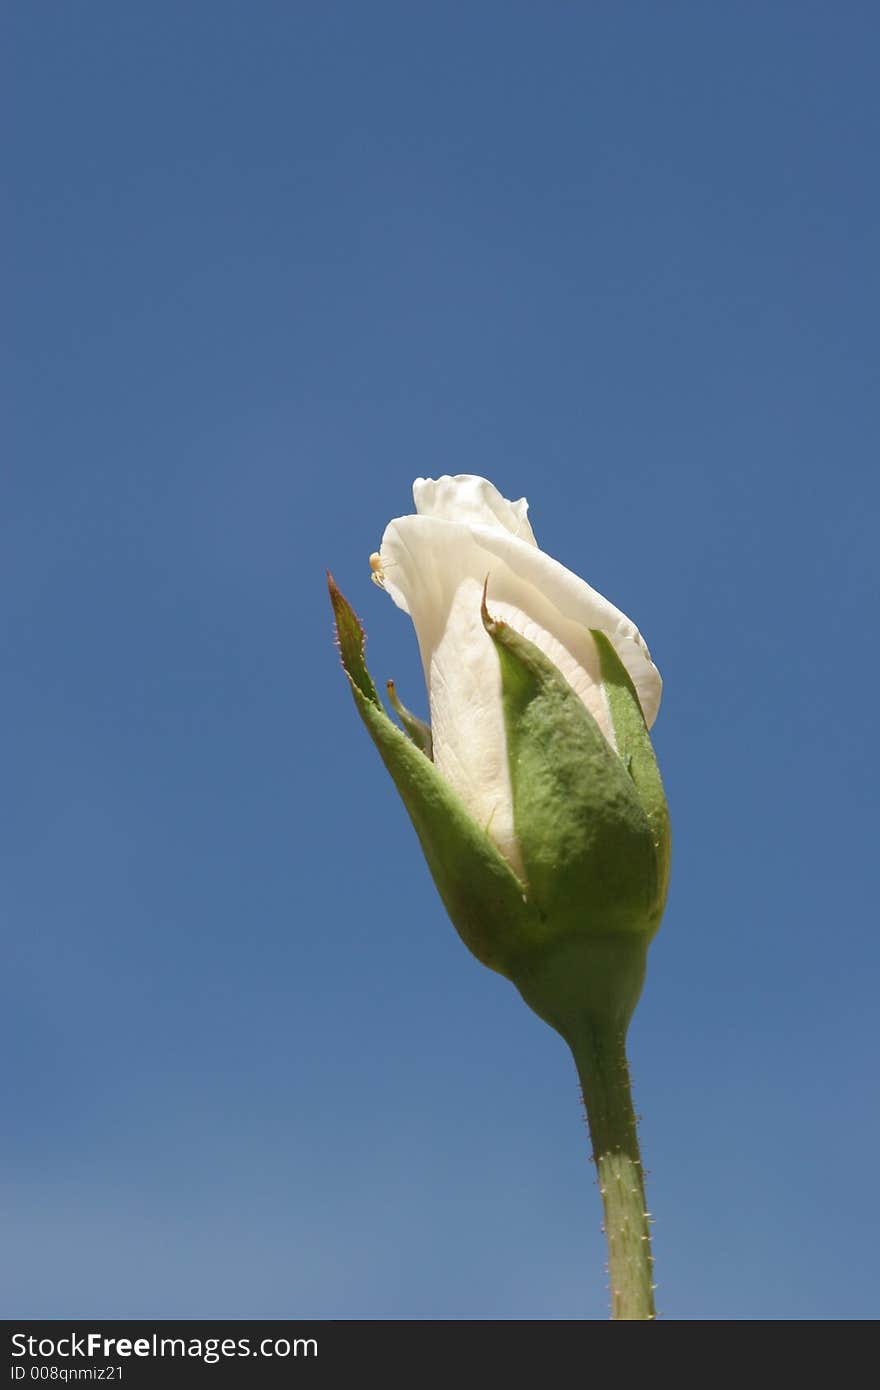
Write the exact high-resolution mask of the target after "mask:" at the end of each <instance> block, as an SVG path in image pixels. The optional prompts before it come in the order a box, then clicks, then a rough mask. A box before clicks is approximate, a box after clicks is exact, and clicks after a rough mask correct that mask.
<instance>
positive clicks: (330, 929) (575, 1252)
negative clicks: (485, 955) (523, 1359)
mask: <svg viewBox="0 0 880 1390" xmlns="http://www.w3.org/2000/svg"><path fill="white" fill-rule="evenodd" d="M4 29H5V34H4V38H3V44H2V47H3V52H4V57H3V66H4V69H5V71H4V73H3V79H2V88H3V97H2V101H3V106H4V125H5V127H6V129H7V130H9V129H10V128H11V129H12V131H13V134H14V142H13V146H12V149H11V152H10V155H9V157H8V160H7V177H6V181H5V194H4V200H5V204H6V206H5V211H4V214H3V226H4V231H3V239H4V241H5V251H4V254H3V260H4V264H5V266H6V268H7V270H8V271H9V272H10V275H9V276H8V277H7V278H8V280H9V283H8V286H7V293H6V300H7V324H8V326H9V325H10V322H11V331H10V332H9V333H8V335H7V343H8V349H7V365H6V368H5V371H4V375H5V378H6V381H7V384H8V409H7V410H6V412H5V414H6V418H7V444H6V447H5V449H4V454H5V462H4V463H3V465H2V469H3V480H2V493H3V498H2V521H0V525H2V537H0V571H2V573H0V604H2V611H3V612H2V624H3V632H4V634H5V635H4V642H3V656H2V662H3V671H2V697H0V698H2V706H3V712H2V737H3V744H4V749H3V755H2V764H3V768H4V797H3V801H4V828H3V832H2V859H3V863H2V866H0V869H2V912H3V917H4V918H5V933H6V946H5V952H4V956H5V967H4V971H3V977H4V979H3V987H2V988H3V996H2V1000H3V1002H2V1046H3V1055H4V1058H5V1062H6V1065H5V1068H4V1073H5V1082H4V1084H5V1087H6V1091H7V1094H6V1097H5V1100H4V1106H3V1114H4V1117H5V1118H4V1124H3V1140H2V1160H0V1171H2V1187H3V1211H2V1227H3V1231H4V1247H5V1254H4V1257H3V1274H2V1286H0V1306H2V1309H3V1311H4V1315H5V1316H7V1317H19V1316H27V1315H32V1316H37V1315H40V1316H44V1317H68V1316H89V1317H94V1316H104V1317H123V1316H139V1317H150V1318H152V1317H161V1316H165V1317H183V1316H208V1317H217V1318H236V1317H254V1316H268V1317H284V1316H288V1315H290V1316H311V1317H354V1318H367V1319H385V1318H420V1317H427V1318H582V1317H587V1318H596V1319H601V1318H604V1317H605V1316H607V1306H608V1305H607V1294H606V1290H605V1285H604V1276H603V1266H604V1260H605V1256H604V1250H603V1243H602V1237H601V1233H600V1229H599V1226H600V1211H599V1196H598V1192H597V1190H596V1187H595V1184H594V1183H593V1179H592V1172H591V1169H590V1167H589V1164H588V1158H587V1155H588V1145H587V1137H586V1133H585V1128H584V1123H583V1120H582V1117H581V1114H580V1111H579V1102H578V1091H577V1085H576V1080H575V1076H574V1072H573V1068H572V1065H571V1063H570V1060H569V1058H568V1056H567V1054H566V1052H565V1050H564V1048H563V1045H562V1044H561V1042H560V1041H559V1040H558V1039H557V1038H556V1037H555V1035H554V1034H552V1033H551V1032H550V1031H549V1030H548V1029H547V1028H546V1027H545V1026H544V1025H543V1024H542V1023H540V1022H539V1020H538V1019H537V1018H535V1017H534V1016H533V1015H531V1014H530V1013H529V1012H528V1010H527V1009H526V1008H525V1006H524V1005H523V1004H522V1002H521V1001H520V999H519V998H518V996H517V995H516V993H515V992H514V990H513V989H512V987H511V986H510V985H509V984H507V983H506V982H505V981H504V980H503V979H501V978H500V977H496V976H493V975H492V974H490V973H489V972H487V971H485V970H483V969H482V968H481V967H479V966H478V965H477V964H476V963H475V962H474V961H473V960H472V959H471V958H470V957H469V955H468V954H467V952H466V951H465V949H464V948H463V947H462V946H461V944H460V943H459V941H458V939H457V938H456V936H455V934H454V932H453V930H452V928H451V926H450V925H449V923H448V921H447V919H446V918H445V916H444V913H443V911H442V909H441V906H440V904H439V901H438V899H437V896H436V894H435V891H434V889H433V886H432V884H431V882H430V880H429V877H428V873H427V870H426V869H425V867H424V864H423V862H422V860H421V857H420V854H419V851H418V847H417V844H416V841H415V837H414V835H413V832H412V830H411V828H410V826H409V823H408V821H407V820H406V817H405V814H404V812H403V810H402V808H401V806H400V805H399V803H398V801H397V800H396V797H395V793H394V791H393V788H392V786H391V784H390V782H389V780H388V779H387V777H386V775H385V773H384V772H383V770H382V768H381V765H380V763H379V760H378V757H377V755H376V753H375V751H374V749H373V747H372V745H371V744H370V743H369V741H368V739H367V737H366V734H365V732H364V730H363V729H362V728H361V726H360V724H359V721H358V719H357V717H356V714H355V710H354V707H353V705H352V703H351V699H350V696H349V694H348V691H347V688H346V683H345V681H344V679H343V676H342V674H341V671H340V670H339V667H338V663H337V656H336V652H335V650H334V648H333V645H332V641H331V628H330V616H329V608H328V605H327V600H326V594H325V591H324V587H323V585H324V578H323V570H324V567H325V566H328V565H329V566H330V567H331V568H332V569H333V570H334V572H335V574H336V576H337V579H338V581H339V583H340V585H341V586H342V587H343V589H344V590H345V591H346V592H347V593H348V595H349V597H350V598H351V600H352V602H353V603H354V604H355V606H356V608H358V610H359V611H360V612H361V614H362V616H363V617H364V619H365V622H366V625H367V628H368V633H369V639H370V640H369V648H368V655H369V657H370V659H371V664H372V667H373V671H374V674H375V675H376V677H377V679H384V678H385V676H387V675H394V676H395V677H396V678H397V680H398V682H399V685H400V688H401V692H402V694H403V696H404V698H406V699H408V700H409V702H410V703H411V704H413V705H415V706H416V707H417V708H419V709H424V705H425V702H424V695H423V685H422V676H421V670H420V666H419V662H418V654H417V649H416V644H415V640H414V637H413V634H412V631H411V628H410V624H409V622H408V620H407V619H406V618H405V617H404V616H403V615H402V614H400V613H399V612H398V611H397V610H396V609H395V608H394V607H393V605H392V604H391V602H390V601H389V600H388V599H387V598H385V597H383V595H382V594H381V593H380V592H379V590H377V589H375V588H374V587H373V586H371V585H370V583H369V572H368V569H367V556H368V554H369V552H370V551H371V550H372V549H374V548H375V546H376V544H377V543H378V540H379V538H380V536H381V532H382V529H383V527H384V525H385V523H386V522H387V521H388V520H389V519H390V518H391V517H392V516H395V515H399V514H401V513H403V512H407V511H409V510H411V498H410V485H411V482H412V479H413V478H414V477H416V476H417V475H428V476H437V475H439V474H441V473H444V472H453V473H454V472H475V473H481V474H484V475H486V476H487V477H489V478H491V479H492V480H493V481H494V482H495V483H496V484H497V485H498V486H499V487H500V488H501V490H502V491H503V492H504V493H505V494H506V495H507V496H509V497H512V498H515V497H519V496H520V495H522V494H526V495H527V496H528V497H529V499H530V502H531V507H532V510H531V516H532V520H533V523H534V526H535V530H536V532H537V535H538V538H539V540H540V542H541V544H542V546H543V547H544V548H545V549H546V550H548V551H549V552H550V553H551V554H554V555H555V556H557V557H558V558H559V559H561V560H562V561H563V562H564V563H566V564H567V565H568V566H569V567H570V568H572V569H574V570H576V571H577V572H579V573H580V574H582V575H583V576H584V577H585V578H587V579H588V580H589V581H590V582H591V583H592V584H593V585H594V586H595V587H597V588H598V589H600V591H602V592H604V593H605V594H606V595H607V596H608V597H609V598H611V599H612V601H613V602H615V603H616V604H618V606H620V607H622V608H623V609H624V611H625V612H627V613H629V614H630V615H631V616H632V617H633V618H634V619H635V621H636V622H637V623H638V624H639V626H640V627H641V629H642V631H643V633H644V634H645V636H646V637H647V640H648V641H649V643H650V645H651V648H652V651H653V653H654V655H655V657H656V659H657V662H658V664H659V666H660V668H661V670H662V672H663V674H664V677H665V682H666V687H665V696H664V703H663V707H662V709H661V713H660V718H659V722H658V724H657V725H656V746H657V749H658V754H659V757H660V759H661V764H662V767H663V770H664V773H665V778H666V782H667V787H668V792H669V799H670V803H671V808H672V816H673V827H674V835H675V860H674V873H673V886H672V892H671V896H670V901H669V907H668V911H667V916H666V920H665V923H664V927H663V930H662V933H661V935H660V936H659V938H658V940H657V942H656V945H655V946H654V948H653V950H652V957H651V969H650V975H649V981H648V987H647V989H646V992H645V995H644V998H643V1001H642V1003H641V1006H640V1008H639V1011H638V1013H637V1016H636V1019H635V1023H634V1026H633V1030H632V1034H631V1051H632V1058H633V1071H634V1076H635V1082H636V1090H637V1103H638V1108H639V1109H640V1111H641V1113H642V1116H643V1127H642V1133H643V1141H644V1146H645V1151H646V1157H647V1164H648V1167H649V1169H650V1189H649V1202H650V1206H651V1208H652V1211H653V1212H654V1214H655V1216H656V1227H655V1237H656V1255H657V1276H658V1280H659V1285H660V1287H659V1292H658V1299H659V1306H660V1309H661V1312H662V1314H663V1315H664V1316H665V1317H666V1318H674V1319H843V1318H868V1317H872V1316H874V1315H875V1314H876V1311H877V1301H876V1286H875V1256H874V1249H875V1243H876V1234H877V1233H876V1201H875V1199H874V1195H873V1182H874V1168H875V1162H874V1157H875V1155H876V1152H877V1146H878V1140H880V1133H878V1122H877V1118H876V1105H875V1102H876V1092H875V1087H874V1078H875V1075H876V1066H877V1049H876V1042H875V1037H876V1002H875V1001H876V993H877V985H876V967H877V964H878V944H877V931H876V915H877V868H876V865H877V843H876V840H877V831H876V815H875V811H876V787H877V769H876V761H875V747H876V731H875V717H874V707H875V699H876V692H877V685H878V679H880V663H878V655H877V589H876V566H875V554H874V545H875V534H876V530H877V510H876V509H877V502H878V497H877V491H878V489H877V425H878V405H877V378H878V321H880V302H878V301H880V296H878V282H877V264H878V245H880V227H878V223H880V193H878V186H877V180H876V151H877V147H878V135H880V131H878V124H880V123H878V114H880V98H878V86H877V71H876V54H877V49H878V43H880V16H878V11H877V8H876V6H874V5H871V4H867V3H866V4H859V3H845V4H843V5H840V6H831V5H827V4H813V3H804V2H803V0H797V3H776V4H773V5H767V4H765V3H739V4H737V5H721V4H711V5H706V4H703V3H696V2H695V3H669V4H664V5H656V4H653V3H629V4H627V5H620V4H616V3H611V0H608V3H582V4H574V3H542V4H531V3H530V4H522V3H506V2H505V3H497V2H492V3H486V2H485V0H480V3H476V4H457V3H452V4H446V3H443V4H440V3H414V4H413V3H397V4H395V3H386V2H385V0H382V2H381V3H371V4H369V5H361V4H355V3H330V4H327V3H317V0H316V2H315V3H259V4H256V5H245V4H229V3H217V2H216V0H212V3H211V4H206V3H201V4H198V3H194V4H187V5H179V4H176V3H156V0H153V2H152V3H150V4H149V5H147V4H140V5H121V6H120V5H118V4H115V3H94V0H93V2H92V3H89V4H88V5H70V4H64V3H41V4H39V5H34V4H30V3H25V2H24V0H17V3H12V4H10V5H7V6H6V7H5V12H4ZM9 311H11V313H10V312H9ZM863 1184H867V1185H868V1186H867V1192H868V1196H867V1198H865V1197H864V1196H863V1195H862V1193H863V1192H864V1187H863Z"/></svg>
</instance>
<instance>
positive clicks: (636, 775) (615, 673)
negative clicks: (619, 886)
mask: <svg viewBox="0 0 880 1390" xmlns="http://www.w3.org/2000/svg"><path fill="white" fill-rule="evenodd" d="M593 638H594V640H595V643H596V647H597V649H598V652H599V662H600V669H601V672H602V681H603V683H604V686H605V693H606V694H607V696H608V706H609V709H610V711H611V723H612V725H613V728H614V736H615V738H616V739H617V751H618V753H619V754H620V757H621V759H622V760H623V764H624V766H625V768H626V769H627V771H628V772H629V775H630V777H631V778H632V780H633V785H634V786H635V789H636V793H637V795H638V798H639V800H640V802H641V803H642V806H643V808H644V811H645V815H646V816H647V817H648V824H649V825H650V827H651V836H652V839H653V841H654V852H655V854H656V857H657V903H656V918H657V920H656V926H659V925H660V918H661V916H662V913H663V908H664V906H665V903H666V893H667V890H668V887H669V866H670V856H671V850H672V843H671V829H670V824H669V807H668V806H667V804H666V793H665V792H664V790H663V782H662V780H661V777H660V769H659V767H658V766H657V758H656V756H655V754H654V745H653V744H652V742H651V735H650V734H649V733H648V726H647V724H646V723H645V716H644V714H643V713H642V706H641V704H640V703H639V697H638V695H637V694H636V688H635V686H634V685H633V683H632V678H631V677H630V674H629V672H628V671H627V669H626V667H625V666H624V664H623V662H622V661H621V659H620V657H619V656H618V655H617V652H616V650H615V648H614V646H613V644H612V642H611V640H610V638H609V637H608V636H607V635H606V634H605V633H604V632H599V631H595V632H593Z"/></svg>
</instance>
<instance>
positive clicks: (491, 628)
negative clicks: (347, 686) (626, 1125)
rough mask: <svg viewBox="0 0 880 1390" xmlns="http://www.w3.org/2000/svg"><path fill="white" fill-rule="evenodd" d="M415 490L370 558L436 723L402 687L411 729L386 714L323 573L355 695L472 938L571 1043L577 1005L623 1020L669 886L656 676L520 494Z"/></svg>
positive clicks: (447, 897)
mask: <svg viewBox="0 0 880 1390" xmlns="http://www.w3.org/2000/svg"><path fill="white" fill-rule="evenodd" d="M413 493H414V498H415V504H416V515H414V516H404V517H398V518H397V519H395V520H394V521H391V522H390V523H389V525H388V526H387V528H386V530H385V534H384V536H383V539H382V545H381V549H380V551H379V552H378V553H377V554H374V555H373V556H372V557H371V560H370V563H371V567H372V570H373V578H374V579H375V580H376V582H377V583H379V584H380V585H381V586H382V587H383V588H384V589H385V591H386V592H387V593H388V594H389V595H390V596H391V598H392V599H393V600H394V602H395V603H396V604H397V605H398V607H400V608H402V609H403V610H404V611H405V612H407V613H409V614H410V616H411V617H412V620H413V623H414V625H415V629H416V634H417V636H418V641H419V647H420V649H421V656H422V664H423V666H424V671H425V679H426V683H427V687H428V697H429V703H430V727H428V726H427V725H425V724H423V723H422V722H421V721H419V720H417V719H416V718H415V717H414V716H412V715H410V714H409V712H408V711H407V710H406V709H405V708H404V707H403V706H402V705H401V704H400V702H399V700H398V699H397V696H396V692H394V690H393V686H391V687H390V690H391V695H392V703H393V705H394V708H395V709H396V710H397V712H398V714H399V716H400V718H401V720H402V723H403V725H404V728H405V730H406V732H407V734H408V735H409V738H408V739H407V737H405V736H404V735H403V734H401V732H400V731H399V730H398V729H397V728H396V726H394V725H393V723H392V722H391V720H390V719H389V718H388V716H387V715H386V714H385V712H384V710H383V709H382V707H381V704H380V701H379V698H378V695H377V693H376V691H375V687H374V686H373V683H372V681H371V679H370V677H369V674H368V672H367V669H366V666H365V665H364V661H363V634H362V631H361V629H360V625H359V624H358V622H357V619H356V618H355V616H354V614H353V613H352V611H351V609H350V608H349V607H348V605H347V604H346V602H345V600H344V599H343V598H342V595H341V594H339V591H338V590H336V589H335V586H334V585H332V581H331V595H332V596H333V600H334V608H335V611H336V615H337V627H338V631H339V638H340V646H341V649H342V656H343V664H344V666H345V669H346V671H347V673H348V675H349V677H350V679H351V682H352V690H353V693H354V696H355V700H356V703H357V704H358V708H359V709H360V712H361V714H362V716H363V717H364V719H365V722H366V723H367V726H368V728H369V730H370V732H371V734H372V736H373V738H374V740H375V742H376V743H377V745H378V747H379V750H380V752H381V754H382V757H383V759H384V760H385V762H386V765H387V766H388V768H389V771H390V772H391V774H392V776H393V778H394V780H395V782H396V784H397V786H398V790H399V791H400V792H401V795H402V796H403V799H404V802H405V803H406V805H407V809H408V810H409V812H410V816H411V818H412V820H413V823H414V825H415V828H416V831H417V833H418V835H419V838H420V840H421V842H422V846H423V849H424V851H425V854H426V857H427V859H428V863H429V866H430V868H431V871H432V873H433V876H434V879H435V882H436V883H437V886H438V888H439V890H440V893H441V896H442V897H443V900H444V902H445V904H446V907H447V909H448V911H449V913H450V916H451V917H452V919H453V922H454V923H455V925H456V927H457V928H458V930H459V932H460V934H461V935H462V937H463V939H464V940H465V941H466V943H467V944H468V945H469V946H470V948H471V949H472V950H473V951H474V952H475V954H476V955H477V956H478V957H479V958H480V959H481V960H483V961H484V963H485V964H487V965H490V966H492V967H493V968H494V969H497V970H500V971H501V972H502V973H504V974H506V975H508V976H509V977H510V978H511V979H513V980H514V981H515V983H516V984H517V985H518V987H519V989H520V991H521V992H522V993H523V995H524V997H525V998H526V999H527V1001H528V1002H529V1003H530V1004H531V1005H532V1007H533V1008H535V1009H536V1011H537V1012H538V1013H540V1014H541V1015H542V1017H544V1018H545V1019H547V1021H548V1022H550V1023H552V1024H553V1025H554V1026H555V1027H557V1028H558V1029H559V1031H560V1032H562V1033H563V1034H564V1035H565V1036H570V1035H571V1033H572V1032H573V1031H576V1030H577V1028H578V1026H579V1023H580V1020H581V1019H582V1018H583V1016H584V1015H585V1014H589V1015H591V1016H595V1015H596V1014H597V1013H601V1014H603V1015H605V1016H609V1017H611V1016H613V1017H615V1018H617V1019H618V1020H619V1021H620V1023H621V1024H622V1026H624V1027H625V1024H626V1022H627V1021H628V1018H629V1016H630V1014H631V1012H632V1009H633V1007H634V1006H635V1003H636V1000H637V998H638V994H639V991H640V989H641V983H642V979H643V975H644V963H645V952H646V949H647V945H648V942H649V941H650V939H651V937H652V935H653V933H654V932H655V931H656V928H657V926H658V925H659V921H660V916H661V914H662V910H663V905H664V901H665V896H666V886H667V880H668V862H669V826H668V816H667V811H666V803H665V799H664V796H663V790H662V785H661V782H660V777H659V773H658V771H657V767H656V762H655V760H654V754H653V749H652V747H651V742H650V738H649V736H648V732H647V731H648V728H649V727H650V725H651V724H652V723H653V721H654V719H655V717H656V714H657V709H658V706H659V703H660V692H661V680H660V675H659V673H658V671H657V668H656V667H655V666H654V664H653V662H652V661H651V657H650V654H649V652H648V648H647V646H646V645H645V642H644V641H643V639H642V637H641V635H640V634H639V632H638V629H637V628H636V627H635V625H634V624H633V623H632V622H631V621H630V619H629V618H627V617H626V616H625V615H624V614H623V613H621V612H620V611H619V610H618V609H617V608H615V607H614V606H613V605H612V604H611V603H609V602H608V600H607V599H605V598H603V597H602V596H601V595H600V594H598V593H597V592H596V591H595V590H594V589H592V588H590V586H589V585H588V584H587V583H585V581H584V580H582V579H580V578H578V576H577V575H575V574H572V573H571V571H570V570H567V569H566V568H565V567H564V566H563V565H561V564H559V563H558V562H557V561H556V560H553V559H551V557H550V556H548V555H545V554H544V552H543V551H541V550H540V549H539V548H538V545H537V542H536V540H535V537H534V534H533V532H532V529H531V526H530V525H529V521H528V517H527V512H528V507H527V503H526V502H525V500H524V499H523V500H520V501H519V502H508V501H507V500H506V499H505V498H503V497H502V496H501V494H500V493H499V492H498V491H497V490H496V489H495V488H494V487H493V486H492V484H491V483H489V482H487V481H486V480H485V479H484V478H477V477H473V476H469V475H465V476H459V477H455V478H451V477H445V478H440V479H437V480H436V481H432V480H427V479H417V481H416V483H415V484H414V487H413ZM431 759H433V761H431Z"/></svg>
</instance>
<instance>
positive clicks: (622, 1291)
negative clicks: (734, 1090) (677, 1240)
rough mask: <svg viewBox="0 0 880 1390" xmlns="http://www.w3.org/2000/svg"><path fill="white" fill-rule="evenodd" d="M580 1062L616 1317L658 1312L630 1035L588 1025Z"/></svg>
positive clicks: (574, 1045)
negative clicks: (628, 1043)
mask: <svg viewBox="0 0 880 1390" xmlns="http://www.w3.org/2000/svg"><path fill="white" fill-rule="evenodd" d="M569 1041H570V1043H571V1049H572V1052H573V1053H574V1059H575V1063H576V1064H577V1069H578V1075H579V1077H580V1082H581V1088H582V1091H583V1097H584V1105H585V1106H586V1111H587V1119H588V1120H589V1124H590V1137H591V1139H592V1142H593V1161H594V1163H595V1164H596V1170H597V1172H598V1174H599V1189H600V1191H601V1193H602V1203H603V1206H604V1208H605V1234H606V1236H607V1238H608V1271H609V1277H610V1281H611V1316H612V1318H618V1319H625V1320H629V1321H637V1320H646V1319H650V1318H654V1317H655V1316H656V1314H655V1311H654V1292H653V1289H654V1285H653V1277H652V1273H653V1259H652V1256H651V1234H650V1229H649V1224H648V1222H649V1217H648V1212H647V1210H646V1206H645V1183H644V1177H643V1175H642V1159H641V1154H640V1153H639V1140H638V1134H637V1132H636V1115H635V1111H634V1110H633V1103H632V1093H631V1089H630V1077H629V1066H628V1064H627V1060H626V1038H625V1034H624V1033H622V1032H618V1031H616V1030H615V1028H614V1027H613V1026H611V1025H601V1026H591V1025H589V1024H586V1025H585V1026H584V1027H583V1029H581V1030H579V1032H578V1035H577V1036H576V1037H575V1038H574V1039H570V1040H569Z"/></svg>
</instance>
